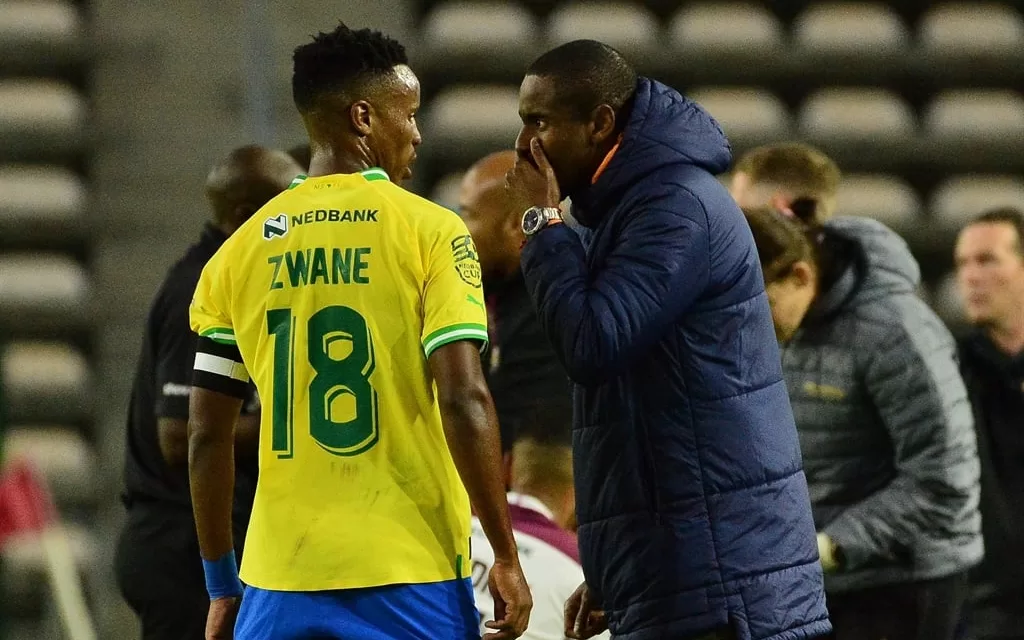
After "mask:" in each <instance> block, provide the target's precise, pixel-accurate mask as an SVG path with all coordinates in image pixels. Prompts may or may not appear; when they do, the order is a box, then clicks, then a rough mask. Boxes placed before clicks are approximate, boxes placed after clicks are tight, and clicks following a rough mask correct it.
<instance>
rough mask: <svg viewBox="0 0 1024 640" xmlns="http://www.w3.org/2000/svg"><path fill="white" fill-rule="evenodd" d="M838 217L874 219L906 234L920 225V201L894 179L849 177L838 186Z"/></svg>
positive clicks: (886, 177)
mask: <svg viewBox="0 0 1024 640" xmlns="http://www.w3.org/2000/svg"><path fill="white" fill-rule="evenodd" d="M836 214H837V215H841V216H860V217H865V218H874V219H875V220H878V221H879V222H882V223H884V224H885V225H887V226H888V227H890V228H892V229H894V230H895V231H898V232H900V233H906V232H908V231H911V230H913V229H914V228H915V226H916V225H919V224H920V223H921V201H920V199H919V198H918V196H917V193H916V192H915V191H914V190H913V189H912V188H911V187H910V185H908V184H907V183H905V182H903V181H902V180H901V179H899V178H897V177H895V176H887V175H846V176H843V180H842V182H841V183H840V184H839V193H838V195H837V203H836Z"/></svg>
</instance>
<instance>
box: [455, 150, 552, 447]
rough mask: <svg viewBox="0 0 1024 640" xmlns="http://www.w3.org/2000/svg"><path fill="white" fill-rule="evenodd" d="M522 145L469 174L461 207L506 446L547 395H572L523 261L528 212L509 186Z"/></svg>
mask: <svg viewBox="0 0 1024 640" xmlns="http://www.w3.org/2000/svg"><path fill="white" fill-rule="evenodd" d="M515 158H516V154H515V152H514V151H500V152H497V153H493V154H491V155H489V156H487V157H485V158H483V159H481V160H480V161H479V162H477V163H476V164H474V165H473V166H472V167H470V169H469V171H467V172H466V175H465V177H464V178H463V179H462V185H461V187H462V188H461V192H460V196H459V214H460V215H461V216H462V219H463V220H464V221H465V222H466V226H467V227H468V228H469V232H470V234H471V235H472V236H473V241H474V243H476V247H477V252H478V253H479V255H480V268H481V271H482V274H483V281H484V294H485V296H486V302H487V309H488V327H489V330H490V334H491V341H490V344H489V345H488V350H487V351H486V352H485V353H484V373H485V374H486V376H487V383H488V385H489V386H490V388H491V395H492V396H494V406H495V408H496V409H497V411H498V422H499V424H500V425H501V436H502V450H503V451H508V450H509V448H510V447H511V445H512V442H513V440H514V439H515V429H516V426H517V425H518V424H519V423H520V422H522V420H523V418H524V415H525V411H526V410H528V409H529V407H530V405H531V404H532V403H535V402H537V401H540V400H547V399H552V400H557V399H561V400H564V401H566V402H568V401H569V399H570V398H571V397H572V387H571V385H570V383H569V377H568V376H566V374H565V371H564V370H563V369H562V365H561V363H559V362H558V357H557V356H556V355H555V351H554V349H553V348H552V347H551V342H550V341H549V340H548V337H547V334H545V333H544V331H543V329H542V328H541V326H540V321H539V320H538V319H537V313H536V311H534V308H533V303H532V302H531V301H530V294H529V293H528V292H527V291H526V282H525V281H524V280H523V272H522V269H520V267H519V253H520V251H521V250H522V247H523V241H524V240H525V236H524V235H523V230H522V212H521V211H517V210H516V209H515V207H513V206H512V203H511V202H510V200H509V198H508V194H507V193H506V192H505V174H506V173H507V172H508V171H509V170H510V169H511V168H512V165H513V164H514V163H515Z"/></svg>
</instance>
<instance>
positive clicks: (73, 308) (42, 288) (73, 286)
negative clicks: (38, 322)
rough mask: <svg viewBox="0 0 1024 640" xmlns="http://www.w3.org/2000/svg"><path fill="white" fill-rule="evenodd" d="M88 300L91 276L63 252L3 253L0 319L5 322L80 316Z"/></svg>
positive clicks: (1, 261) (0, 273) (0, 268)
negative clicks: (46, 316) (56, 253)
mask: <svg viewBox="0 0 1024 640" xmlns="http://www.w3.org/2000/svg"><path fill="white" fill-rule="evenodd" d="M87 303H88V278H87V276H86V272H85V269H84V268H83V267H82V265H80V264H79V263H78V262H76V261H74V260H73V259H71V258H69V257H67V256H63V255H59V254H58V255H54V254H49V255H46V254H42V255H41V254H13V255H11V254H8V255H3V256H0V318H3V319H5V321H9V319H11V318H14V319H15V320H17V319H18V318H26V319H28V320H30V321H35V319H36V318H38V317H39V316H41V315H48V316H51V317H69V316H78V317H80V316H81V315H82V313H83V310H84V307H85V306H86V305H87Z"/></svg>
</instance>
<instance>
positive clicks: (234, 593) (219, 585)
mask: <svg viewBox="0 0 1024 640" xmlns="http://www.w3.org/2000/svg"><path fill="white" fill-rule="evenodd" d="M203 573H205V574H206V590H207V591H208V592H209V593H210V599H211V600H214V599H216V598H237V597H240V596H241V595H242V581H241V580H239V579H238V565H237V564H236V563H235V550H234V549H232V550H231V551H229V552H227V553H225V554H224V555H222V556H221V557H220V558H218V559H217V560H207V559H206V558H203Z"/></svg>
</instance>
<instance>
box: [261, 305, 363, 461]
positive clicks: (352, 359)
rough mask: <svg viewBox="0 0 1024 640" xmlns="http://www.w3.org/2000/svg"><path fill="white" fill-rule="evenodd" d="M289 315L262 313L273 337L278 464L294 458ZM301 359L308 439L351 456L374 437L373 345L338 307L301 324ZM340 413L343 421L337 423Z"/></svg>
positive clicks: (359, 322)
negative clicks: (309, 374) (306, 370)
mask: <svg viewBox="0 0 1024 640" xmlns="http://www.w3.org/2000/svg"><path fill="white" fill-rule="evenodd" d="M296 322H297V319H296V317H295V316H293V315H292V311H291V309H271V310H270V311H267V330H268V333H269V334H270V335H272V336H274V374H273V380H274V382H273V394H272V398H273V405H274V406H273V414H272V423H273V426H272V435H271V448H272V450H273V451H274V452H276V453H277V454H278V457H279V458H291V457H292V456H293V455H294V452H295V438H294V428H295V424H294V415H293V414H294V403H295V399H296V398H295V359H296V357H298V355H299V354H298V353H297V350H296V345H295V323H296ZM306 336H307V340H306V359H307V360H308V362H309V366H310V368H311V369H312V370H313V372H314V375H313V379H312V380H311V381H310V383H309V389H308V390H307V391H308V396H309V402H308V404H309V435H310V436H311V437H312V438H313V440H314V441H315V442H316V443H317V444H319V445H320V446H321V447H323V448H324V449H325V450H326V451H329V452H330V453H333V454H335V455H339V456H354V455H358V454H360V453H363V452H364V451H366V450H367V449H369V448H371V447H372V446H373V445H375V444H377V439H378V438H379V437H380V431H379V425H378V416H377V392H376V391H375V390H374V389H373V386H371V385H370V379H369V378H370V374H371V373H372V372H373V367H374V357H373V340H372V338H371V337H370V331H369V328H368V327H367V326H366V319H364V318H363V316H361V315H360V314H359V313H358V312H357V311H356V310H354V309H351V308H349V307H344V306H340V305H335V306H330V307H324V308H323V309H321V310H319V311H317V312H316V313H314V314H313V315H312V316H311V317H310V318H309V321H308V322H307V323H306ZM342 408H346V409H347V410H346V411H344V413H345V414H346V415H345V416H344V417H347V418H348V419H345V420H342V419H339V416H338V415H337V414H339V413H342V410H341V409H342Z"/></svg>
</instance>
